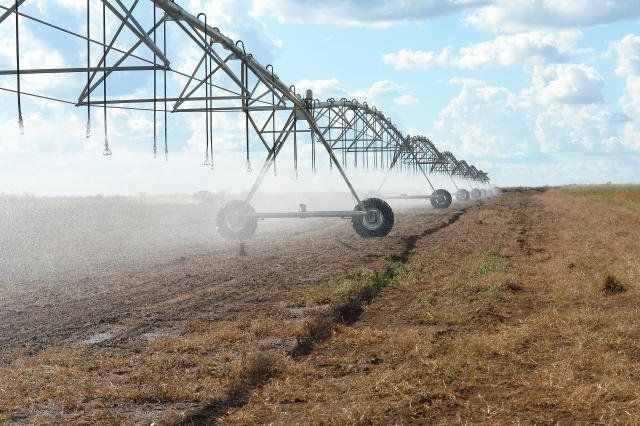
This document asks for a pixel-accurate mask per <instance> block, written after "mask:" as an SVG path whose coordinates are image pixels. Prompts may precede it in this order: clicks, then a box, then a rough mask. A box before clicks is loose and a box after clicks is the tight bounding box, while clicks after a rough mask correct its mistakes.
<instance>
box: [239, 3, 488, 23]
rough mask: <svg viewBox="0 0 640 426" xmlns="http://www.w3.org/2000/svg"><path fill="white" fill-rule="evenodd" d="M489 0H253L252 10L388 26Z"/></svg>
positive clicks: (293, 18) (295, 19)
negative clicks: (393, 0) (395, 0)
mask: <svg viewBox="0 0 640 426" xmlns="http://www.w3.org/2000/svg"><path fill="white" fill-rule="evenodd" d="M487 3H488V1H486V0H416V1H401V2H393V3H390V2H388V1H387V0H325V1H316V0H253V11H252V14H253V15H254V16H256V17H269V18H275V19H277V20H278V21H279V22H292V23H299V24H309V23H311V24H333V25H357V26H361V25H366V26H377V27H386V26H389V25H393V24H396V23H404V22H416V21H423V20H426V19H429V18H433V17H437V16H441V15H447V14H451V13H455V12H459V11H461V10H464V9H468V8H471V7H476V6H479V5H484V4H487Z"/></svg>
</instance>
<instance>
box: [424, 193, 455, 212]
mask: <svg viewBox="0 0 640 426" xmlns="http://www.w3.org/2000/svg"><path fill="white" fill-rule="evenodd" d="M429 200H430V201H431V205H432V206H433V208H434V209H448V208H449V207H450V206H451V202H452V201H453V197H452V196H451V193H450V192H449V191H447V190H446V189H437V190H436V191H435V192H434V193H433V194H431V198H430V199H429Z"/></svg>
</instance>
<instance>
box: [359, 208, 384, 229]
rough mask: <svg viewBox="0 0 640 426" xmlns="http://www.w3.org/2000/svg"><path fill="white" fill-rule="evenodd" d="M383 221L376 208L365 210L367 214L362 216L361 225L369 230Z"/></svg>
mask: <svg viewBox="0 0 640 426" xmlns="http://www.w3.org/2000/svg"><path fill="white" fill-rule="evenodd" d="M382 222H383V218H382V212H380V210H377V209H370V210H367V215H366V216H365V217H364V220H363V221H362V223H363V225H364V226H365V227H366V228H367V229H370V230H376V229H378V228H379V227H380V226H381V225H382Z"/></svg>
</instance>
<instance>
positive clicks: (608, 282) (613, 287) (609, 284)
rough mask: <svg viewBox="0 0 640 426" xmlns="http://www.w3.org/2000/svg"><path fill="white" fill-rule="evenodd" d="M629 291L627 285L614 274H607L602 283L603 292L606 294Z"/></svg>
mask: <svg viewBox="0 0 640 426" xmlns="http://www.w3.org/2000/svg"><path fill="white" fill-rule="evenodd" d="M625 291H627V286H625V285H624V284H622V283H621V282H620V281H618V279H617V278H616V277H614V276H613V275H607V277H606V278H605V279H604V284H602V292H603V293H605V294H619V293H624V292H625Z"/></svg>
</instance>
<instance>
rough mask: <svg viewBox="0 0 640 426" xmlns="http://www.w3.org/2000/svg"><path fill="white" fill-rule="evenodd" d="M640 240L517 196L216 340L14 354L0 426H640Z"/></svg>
mask: <svg viewBox="0 0 640 426" xmlns="http://www.w3.org/2000/svg"><path fill="white" fill-rule="evenodd" d="M569 200H571V202H569ZM637 241H640V226H639V225H638V220H637V215H636V214H635V213H633V212H631V211H627V210H625V209H620V208H617V207H610V206H608V205H606V204H601V203H593V202H591V201H589V200H587V199H582V198H569V197H568V196H567V195H566V194H565V193H564V192H561V191H554V190H551V191H548V192H546V193H545V194H542V195H540V194H538V195H535V196H531V195H526V194H522V193H513V194H507V195H505V196H503V197H502V198H500V199H497V200H493V201H491V202H489V203H488V204H487V205H486V206H484V207H482V208H479V209H473V210H471V211H470V212H469V213H467V214H465V215H463V216H462V217H461V218H460V219H459V220H458V222H456V223H454V224H452V225H450V226H449V227H447V228H445V229H443V230H441V231H439V232H437V233H435V234H433V235H430V236H429V237H427V238H425V239H424V240H418V241H417V243H416V250H415V251H414V252H413V254H412V255H411V256H409V257H408V260H407V261H406V263H396V262H391V260H390V259H388V260H387V261H385V262H384V263H381V265H380V267H379V268H370V269H369V268H356V269H351V270H349V271H347V272H346V273H345V275H344V277H342V278H341V279H338V280H335V281H332V282H330V283H327V284H326V285H324V286H317V287H314V288H309V289H308V290H307V291H306V292H304V293H300V294H302V296H301V297H300V298H297V297H296V298H295V299H294V300H291V301H289V302H288V303H287V302H285V301H283V304H282V306H279V307H274V309H273V310H272V311H270V312H267V313H265V314H260V315H252V313H248V314H247V316H246V317H245V318H242V319H240V320H237V321H227V322H219V323H216V326H215V330H212V327H211V324H210V323H195V322H194V323H193V324H192V325H191V326H190V327H189V330H190V333H189V334H188V335H186V336H182V337H180V338H167V339H162V340H158V341H155V342H151V343H144V344H142V343H141V344H138V345H128V346H126V347H123V348H117V347H114V348H96V347H88V346H64V347H52V348H49V349H47V350H45V351H43V352H41V353H39V354H35V355H29V354H27V353H21V352H19V351H13V352H11V353H9V352H7V353H4V354H3V355H2V358H0V422H1V421H7V422H8V421H11V420H12V419H13V420H20V419H21V418H23V419H25V420H28V421H29V422H36V423H37V422H51V421H54V422H55V421H58V422H77V421H88V422H103V423H107V422H115V423H131V422H150V421H153V420H164V421H168V422H182V423H185V424H189V423H209V422H214V421H220V422H224V423H240V424H251V423H275V424H282V423H293V424H347V423H348V424H383V423H398V424H402V423H412V422H415V423H425V422H429V423H442V424H449V423H507V422H509V423H511V422H514V423H532V422H533V423H557V422H559V423H574V422H581V423H616V422H618V423H638V422H640V362H639V361H640V343H639V342H640V332H639V331H638V327H637V324H640V310H638V306H639V305H640V304H639V303H638V302H639V300H638V296H639V290H638V288H639V287H638V283H639V282H640V264H639V263H638V261H637V259H638V258H640V246H638V244H637ZM34 412H35V413H37V414H35V415H34V414H33V413H34Z"/></svg>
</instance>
